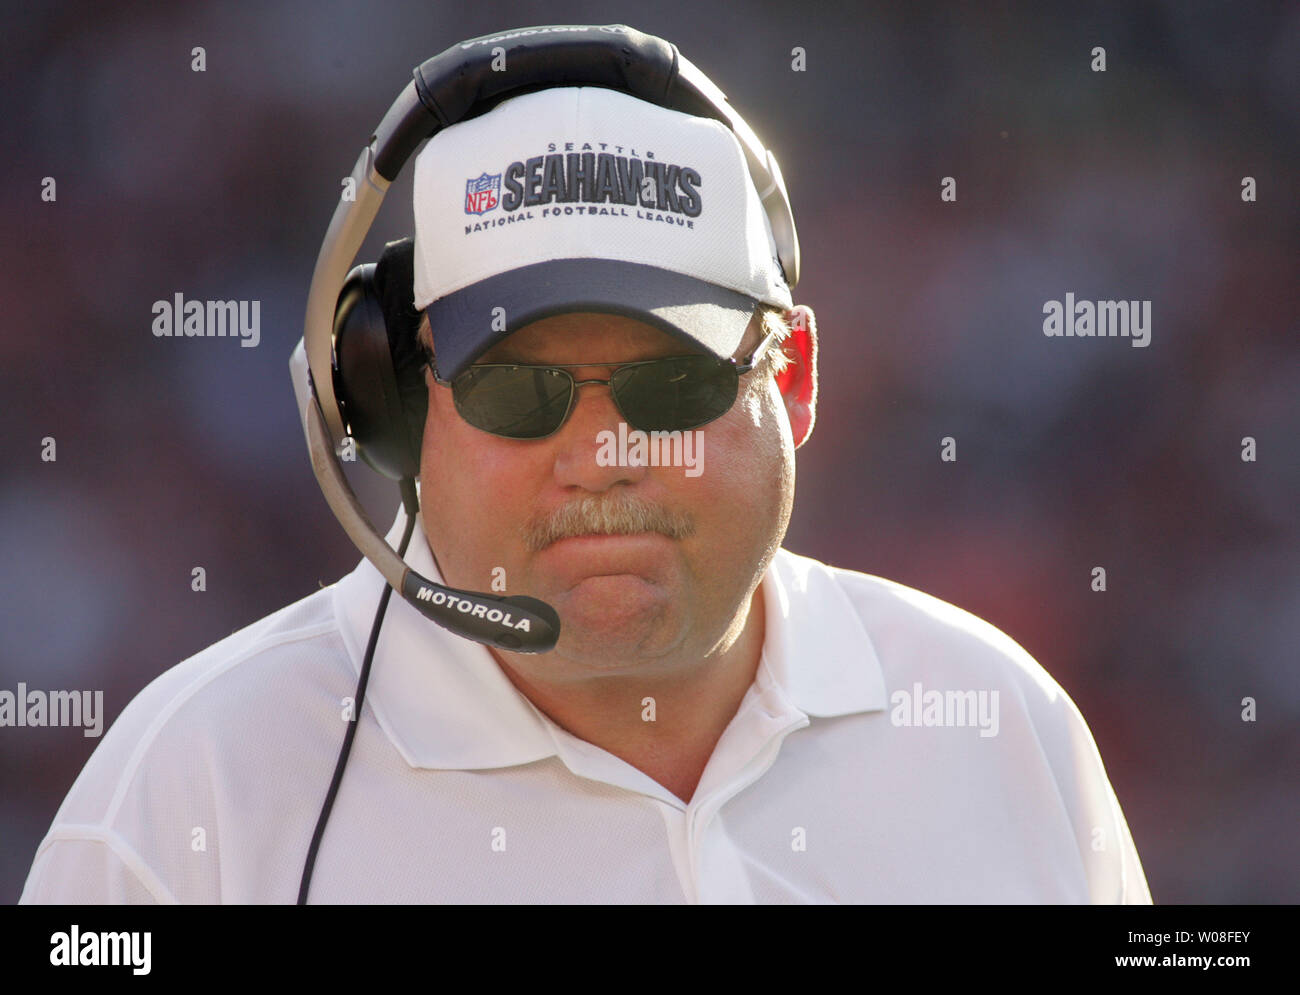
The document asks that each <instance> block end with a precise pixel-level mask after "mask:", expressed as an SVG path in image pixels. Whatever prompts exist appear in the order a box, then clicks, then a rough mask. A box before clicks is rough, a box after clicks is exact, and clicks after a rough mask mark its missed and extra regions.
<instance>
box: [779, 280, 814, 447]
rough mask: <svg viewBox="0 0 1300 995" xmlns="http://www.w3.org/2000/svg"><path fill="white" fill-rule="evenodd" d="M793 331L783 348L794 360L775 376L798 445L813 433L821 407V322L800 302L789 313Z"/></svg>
mask: <svg viewBox="0 0 1300 995" xmlns="http://www.w3.org/2000/svg"><path fill="white" fill-rule="evenodd" d="M785 317H786V320H787V321H788V322H789V324H790V334H789V335H788V336H787V337H786V340H785V341H784V342H782V343H781V349H782V351H783V352H784V353H785V355H786V356H787V357H788V358H789V360H790V365H789V366H787V367H786V368H785V369H784V370H783V371H782V372H781V373H779V374H777V375H776V377H775V381H776V386H777V389H778V390H779V391H780V392H781V397H782V399H783V400H784V401H785V406H786V411H787V412H788V413H789V415H790V428H791V432H792V433H793V436H794V444H795V448H796V449H798V448H799V447H800V446H802V445H803V444H804V442H806V441H807V439H808V436H809V435H810V434H811V433H812V428H813V422H814V420H815V419H816V410H817V325H816V319H815V318H814V317H813V313H812V311H811V310H810V309H809V308H808V307H806V306H804V305H802V304H800V305H797V306H796V307H795V308H794V309H793V310H792V311H787V312H786V316H785Z"/></svg>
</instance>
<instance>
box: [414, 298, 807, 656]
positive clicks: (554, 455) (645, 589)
mask: <svg viewBox="0 0 1300 995" xmlns="http://www.w3.org/2000/svg"><path fill="white" fill-rule="evenodd" d="M760 339H761V335H760V331H759V323H758V321H757V320H755V321H752V322H751V323H750V327H749V330H748V331H747V332H746V335H745V338H744V340H743V341H742V342H741V346H740V349H739V350H738V351H737V355H738V356H740V357H742V358H743V357H747V356H748V355H749V354H750V353H751V352H752V350H753V349H754V348H755V346H757V344H758V343H759V341H760ZM690 351H692V350H691V349H690V347H688V346H686V345H685V344H684V343H683V342H681V341H680V340H678V339H675V338H673V337H671V336H669V335H667V334H665V333H664V332H661V331H660V330H658V329H656V328H654V327H652V326H650V325H646V324H644V323H642V322H639V321H636V320H633V319H631V318H625V317H621V316H615V315H605V314H586V313H583V314H567V315H560V316H556V317H553V318H548V319H545V320H543V321H538V322H535V323H534V324H532V325H529V326H527V327H525V328H522V329H520V330H519V331H517V332H515V333H514V334H513V335H511V336H509V337H508V338H507V339H505V340H503V341H502V342H500V343H498V344H497V345H496V346H495V347H494V348H492V349H491V350H489V351H488V352H487V353H485V354H484V355H483V356H481V357H479V359H478V360H477V362H479V363H501V362H510V363H525V364H537V365H543V364H556V365H559V364H574V363H599V364H601V365H590V366H582V367H580V368H572V369H570V371H569V372H571V373H572V374H573V376H574V378H575V379H576V380H583V379H593V378H600V379H605V378H608V377H609V375H610V373H611V372H612V369H613V367H614V366H616V365H618V364H620V363H630V362H636V361H638V360H644V359H656V358H660V357H664V356H674V355H682V354H685V353H687V352H690ZM426 382H427V383H428V385H429V410H428V418H427V421H426V423H425V430H424V444H423V451H422V453H421V497H422V501H421V515H422V522H423V525H424V529H425V534H426V536H428V539H429V543H430V546H431V547H432V550H433V553H434V556H435V557H436V559H437V562H438V565H439V568H440V569H441V571H442V574H443V576H444V578H445V580H446V582H447V583H448V584H450V585H452V586H454V587H462V588H468V589H471V590H481V591H491V590H494V587H493V581H494V579H496V578H498V577H500V576H502V575H501V573H500V571H501V570H504V580H505V585H506V590H505V593H507V594H527V595H530V596H532V597H536V598H540V599H541V600H543V601H545V602H547V603H548V604H550V605H551V606H552V607H553V608H555V610H556V611H557V612H558V613H559V616H560V621H561V634H560V639H559V643H558V644H557V647H556V649H555V650H554V651H553V652H551V653H548V654H543V655H541V656H527V655H519V654H502V655H503V656H505V657H507V658H508V659H509V660H510V662H511V665H512V666H518V667H520V668H521V669H524V668H528V669H532V668H534V667H540V668H543V669H544V671H545V674H546V678H547V680H550V681H565V680H584V679H589V678H591V677H594V676H598V675H601V674H614V673H618V674H629V673H634V672H651V673H655V672H660V673H662V672H670V671H671V670H672V669H674V668H676V667H679V666H688V665H690V664H691V663H699V662H700V661H701V660H703V659H705V658H707V657H708V656H711V655H713V654H715V653H717V652H721V651H722V650H725V649H726V648H727V647H728V646H729V645H730V644H731V643H732V642H733V641H734V640H735V639H736V637H737V636H738V635H739V633H740V631H741V629H742V628H743V626H744V622H745V618H746V615H747V610H748V606H749V601H750V597H751V595H752V593H753V591H754V589H755V587H756V586H757V585H758V583H759V581H760V580H761V578H762V574H763V571H764V570H765V569H766V567H767V564H768V562H769V560H770V559H771V557H772V555H773V554H774V553H775V551H776V550H777V548H778V547H779V546H780V544H781V541H782V539H783V537H784V536H785V531H786V527H787V525H788V523H789V519H790V510H791V505H792V502H793V497H794V444H793V440H792V438H791V430H790V423H789V420H788V418H787V415H786V412H785V410H784V406H783V402H782V398H781V395H780V393H779V392H778V391H777V389H776V386H775V383H774V381H773V378H772V376H771V375H770V374H769V373H766V372H764V371H762V370H756V371H754V372H751V373H748V374H745V375H744V376H742V377H741V380H740V390H739V392H738V396H737V399H736V403H735V404H734V405H733V406H732V408H731V409H730V410H729V411H728V412H727V413H726V414H724V415H723V416H722V417H720V418H718V419H717V420H715V421H713V422H710V423H709V424H707V425H704V426H702V427H701V428H699V429H696V430H694V431H696V432H698V433H699V435H697V436H696V437H695V441H696V442H697V448H698V446H702V447H703V448H702V457H703V459H702V463H701V464H700V465H701V466H702V469H701V471H700V472H699V473H698V475H694V476H692V475H688V473H687V468H684V467H682V466H617V465H614V466H602V465H601V463H600V462H598V459H597V454H598V452H599V451H600V449H601V443H602V438H607V437H601V435H600V433H602V432H612V433H614V436H615V438H617V436H618V432H619V424H620V422H621V421H623V417H622V415H621V414H620V413H619V411H618V409H617V407H615V405H614V402H613V398H612V397H611V394H610V388H609V387H608V386H607V385H605V384H588V385H586V386H582V387H579V388H578V389H577V397H576V399H575V401H574V403H573V407H572V410H571V412H570V414H569V418H568V420H567V421H566V422H565V423H564V425H563V426H562V427H561V428H560V429H559V430H558V431H557V432H556V433H554V434H553V435H551V436H549V437H547V438H544V439H535V440H517V439H505V438H501V437H498V436H495V435H491V434H489V433H487V432H483V431H481V430H479V429H477V428H474V427H473V426H471V425H470V424H468V423H467V422H465V421H464V420H463V419H462V418H461V417H460V415H459V414H458V413H457V411H456V409H455V406H454V405H453V402H452V395H451V390H450V388H448V387H443V386H440V385H438V384H436V383H434V381H433V378H432V376H431V375H430V374H428V373H426ZM627 431H628V432H631V426H628V429H627ZM699 455H700V454H699V453H697V454H696V458H697V459H698V457H699ZM694 472H695V471H694V470H692V473H694ZM642 530H646V531H642ZM627 531H632V532H633V534H609V533H611V532H613V533H619V532H627ZM591 533H604V534H598V535H592V534H591ZM557 536H559V537H561V538H556V537H557ZM499 587H500V585H499V584H498V585H497V587H496V589H497V590H499Z"/></svg>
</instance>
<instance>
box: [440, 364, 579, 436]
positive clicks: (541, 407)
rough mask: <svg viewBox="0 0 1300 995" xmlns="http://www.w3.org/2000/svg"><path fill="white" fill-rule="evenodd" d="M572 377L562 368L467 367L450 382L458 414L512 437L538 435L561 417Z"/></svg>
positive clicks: (566, 406)
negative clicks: (561, 369)
mask: <svg viewBox="0 0 1300 995" xmlns="http://www.w3.org/2000/svg"><path fill="white" fill-rule="evenodd" d="M572 387H573V381H572V380H571V379H570V378H569V377H568V376H567V375H565V373H564V372H562V371H560V370H541V369H532V368H529V367H520V366H479V367H470V368H469V369H468V370H466V371H465V372H464V373H463V374H461V375H460V376H459V377H457V378H456V380H455V382H454V383H453V384H452V388H451V394H452V399H453V400H454V401H455V402H456V410H457V411H459V412H460V416H461V417H462V418H464V419H465V420H466V421H467V422H469V423H470V424H471V425H473V426H474V427H475V428H480V429H482V430H483V431H484V432H491V433H492V434H493V435H504V436H506V437H507V438H510V439H540V438H543V437H544V436H547V435H550V434H551V433H552V432H554V431H555V430H556V429H557V428H559V427H560V425H561V424H562V423H563V422H564V416H565V414H566V413H567V412H568V410H569V394H570V391H571V390H572Z"/></svg>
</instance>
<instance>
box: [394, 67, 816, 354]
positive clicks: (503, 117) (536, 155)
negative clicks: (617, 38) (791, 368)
mask: <svg viewBox="0 0 1300 995" xmlns="http://www.w3.org/2000/svg"><path fill="white" fill-rule="evenodd" d="M414 200H415V282H414V286H415V300H414V306H415V308H416V309H417V310H426V311H427V313H428V316H429V322H430V325H431V326H432V329H433V339H434V351H435V354H436V361H437V366H438V372H439V374H440V375H441V376H442V377H443V378H444V379H448V380H450V379H453V378H454V377H456V376H457V375H459V374H460V373H462V372H464V370H465V368H466V367H468V366H469V365H470V364H471V363H473V362H474V361H475V360H476V359H477V358H478V357H479V356H480V355H482V353H483V352H485V351H486V350H487V349H488V348H490V347H491V346H492V345H494V344H495V343H497V342H498V341H500V340H501V339H503V338H505V337H506V336H507V335H509V334H510V333H512V332H514V331H517V330H518V329H519V328H522V327H523V326H524V325H527V324H529V323H531V322H534V321H538V320H540V319H542V318H546V317H550V316H551V315H555V314H562V313H565V312H572V311H596V312H602V313H612V314H621V315H626V316H628V317H632V318H637V319H639V320H641V321H644V322H646V323H647V324H650V325H654V326H656V327H658V328H660V329H662V330H663V331H665V332H667V333H669V334H671V335H675V336H677V337H678V338H681V339H683V340H684V341H686V342H688V343H690V344H692V345H697V346H700V347H703V348H704V349H706V350H707V351H709V352H711V353H712V354H713V355H715V356H717V357H718V358H720V359H724V358H726V357H729V356H731V355H733V354H734V353H735V351H736V349H737V348H738V347H739V345H740V342H741V339H742V338H743V337H744V334H745V328H746V326H747V325H748V324H749V321H750V319H751V318H752V317H753V315H754V312H755V310H756V308H757V307H758V305H759V304H760V303H764V304H771V305H776V306H778V307H781V308H783V309H789V308H790V307H792V306H793V304H792V301H791V297H790V288H789V286H788V285H787V283H786V280H785V277H784V275H783V273H782V270H781V265H780V263H779V262H778V260H777V251H776V244H775V242H774V240H773V238H772V231H771V226H770V224H769V223H768V219H767V215H766V214H765V212H764V210H763V207H762V205H761V203H760V202H759V197H758V192H757V191H756V190H755V188H754V184H753V181H752V180H751V178H750V174H749V170H748V168H747V166H746V163H745V155H744V153H743V152H742V151H741V146H740V143H739V142H738V141H737V140H736V137H735V135H734V134H733V133H732V132H731V130H730V129H729V128H728V127H727V126H726V125H724V124H722V123H721V122H719V121H715V120H712V119H710V118H701V117H695V116H692V115H690V114H684V113H682V112H680V111H674V110H669V109H667V108H664V107H659V106H657V105H655V104H651V103H647V102H646V101H643V100H638V99H637V98H635V97H631V96H628V95H627V94H624V93H620V92H618V91H615V90H609V89H604V88H601V87H558V88H551V89H547V90H539V91H536V92H533V93H529V94H525V95H523V96H519V97H515V98H513V99H510V100H507V101H505V102H504V103H502V104H500V105H498V106H497V107H495V108H493V109H492V110H491V111H489V112H487V113H486V114H483V115H481V116H479V117H476V118H472V119H470V120H468V121H463V122H461V123H459V124H455V125H452V126H450V127H448V128H445V129H443V130H442V131H440V132H438V134H436V135H435V136H434V137H433V138H431V139H430V140H429V142H428V143H427V144H426V145H425V147H424V149H423V150H422V151H421V152H420V154H419V156H418V157H417V159H416V163H415V198H414ZM497 309H501V310H497Z"/></svg>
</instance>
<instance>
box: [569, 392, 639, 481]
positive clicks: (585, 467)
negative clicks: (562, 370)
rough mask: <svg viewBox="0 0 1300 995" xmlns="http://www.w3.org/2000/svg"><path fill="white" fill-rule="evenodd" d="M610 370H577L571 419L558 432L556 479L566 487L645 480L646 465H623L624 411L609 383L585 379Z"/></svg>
mask: <svg viewBox="0 0 1300 995" xmlns="http://www.w3.org/2000/svg"><path fill="white" fill-rule="evenodd" d="M602 372H604V373H606V374H607V373H608V371H606V370H591V371H581V370H575V371H574V379H575V380H577V381H579V386H578V387H577V388H576V396H575V398H574V401H573V410H572V411H570V412H569V419H568V421H566V422H565V423H564V425H563V426H561V428H560V430H559V432H557V433H556V435H555V439H554V442H555V446H556V450H555V471H554V472H555V480H556V483H558V484H559V485H560V486H562V487H580V488H582V489H583V490H586V491H593V492H600V491H604V490H608V489H609V488H611V487H613V486H614V485H616V484H634V483H637V482H638V481H641V480H644V479H645V478H646V475H647V473H648V470H647V468H646V467H644V466H619V465H618V464H619V462H621V460H620V459H619V457H620V456H621V455H622V453H621V452H620V451H619V446H618V439H619V430H618V427H619V424H620V423H621V422H622V421H623V415H622V414H621V413H620V412H619V410H618V406H617V405H615V404H614V396H613V394H611V393H610V388H609V384H608V383H604V382H598V383H581V381H583V380H585V379H588V378H589V377H588V376H586V375H579V374H589V376H590V377H594V376H596V375H597V374H599V373H602Z"/></svg>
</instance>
